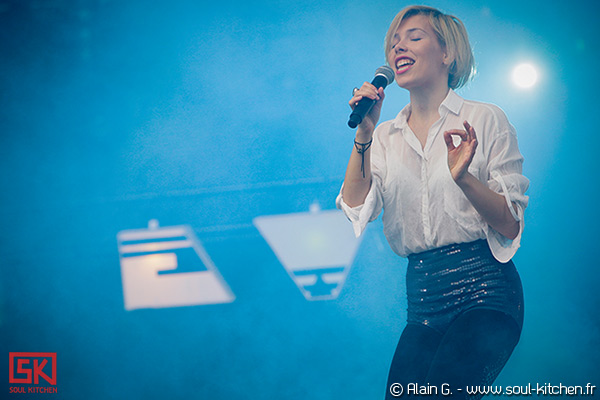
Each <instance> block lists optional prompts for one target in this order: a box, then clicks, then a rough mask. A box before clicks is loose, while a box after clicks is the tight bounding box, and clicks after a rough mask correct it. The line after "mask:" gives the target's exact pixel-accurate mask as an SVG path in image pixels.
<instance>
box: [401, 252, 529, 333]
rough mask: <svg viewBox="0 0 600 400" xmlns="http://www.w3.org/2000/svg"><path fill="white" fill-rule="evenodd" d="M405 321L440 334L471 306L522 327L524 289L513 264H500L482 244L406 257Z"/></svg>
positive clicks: (510, 262)
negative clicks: (498, 313) (502, 315)
mask: <svg viewBox="0 0 600 400" xmlns="http://www.w3.org/2000/svg"><path fill="white" fill-rule="evenodd" d="M406 289H407V294H408V323H417V324H423V325H427V326H431V327H432V328H434V329H436V330H437V331H439V332H441V333H443V332H445V331H446V329H447V328H448V326H449V325H450V323H452V321H453V320H454V319H455V318H456V317H457V316H458V315H460V314H461V313H463V312H465V311H467V310H470V309H472V308H487V309H494V310H498V311H502V312H504V313H506V314H508V315H510V316H512V317H513V318H514V319H515V321H516V322H517V323H518V324H519V327H520V328H522V326H523V289H522V286H521V279H520V278H519V274H518V273H517V270H516V268H515V265H514V264H513V262H512V261H509V262H507V263H504V264H503V263H500V262H499V261H497V260H496V259H495V258H494V256H493V255H492V253H491V251H490V249H489V247H488V244H487V242H486V241H485V240H477V241H475V242H470V243H461V244H452V245H449V246H444V247H440V248H437V249H432V250H428V251H425V252H422V253H416V254H411V255H409V256H408V269H407V272H406Z"/></svg>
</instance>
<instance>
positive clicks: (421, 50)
mask: <svg viewBox="0 0 600 400" xmlns="http://www.w3.org/2000/svg"><path fill="white" fill-rule="evenodd" d="M391 44H392V47H391V48H390V50H389V51H388V55H387V57H388V63H389V64H390V66H391V67H392V69H393V70H394V72H395V77H396V78H395V79H396V83H397V84H398V85H399V86H400V87H403V88H405V89H408V90H412V89H418V88H422V87H426V86H431V85H441V84H444V85H446V86H448V66H449V62H451V60H449V57H447V55H446V53H445V50H444V49H442V47H441V46H440V43H439V41H438V39H437V36H436V34H435V32H434V30H433V28H432V27H431V24H430V23H429V19H428V18H427V17H426V16H425V15H414V16H412V17H409V18H407V19H405V20H404V21H402V23H401V24H400V26H399V27H398V30H396V33H395V34H394V37H393V39H392V42H391Z"/></svg>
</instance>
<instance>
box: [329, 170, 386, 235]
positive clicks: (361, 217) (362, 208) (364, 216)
mask: <svg viewBox="0 0 600 400" xmlns="http://www.w3.org/2000/svg"><path fill="white" fill-rule="evenodd" d="M376 185H377V184H376V180H375V179H373V180H372V181H371V188H370V189H369V192H368V193H367V197H366V198H365V201H364V203H363V204H361V205H358V206H356V207H350V206H349V205H348V204H346V202H345V201H344V198H343V196H342V192H343V191H344V185H343V184H342V188H341V189H340V193H339V194H338V196H337V198H336V200H335V204H336V206H337V208H339V209H340V210H342V211H343V212H344V214H346V217H347V218H348V219H349V220H350V222H352V227H353V228H354V236H356V237H359V236H360V235H361V234H362V233H363V232H364V231H365V229H366V228H367V224H368V223H369V222H371V221H373V220H375V218H377V215H375V217H373V213H374V210H375V206H376V200H377V199H376V196H375V192H376V188H375V186H376Z"/></svg>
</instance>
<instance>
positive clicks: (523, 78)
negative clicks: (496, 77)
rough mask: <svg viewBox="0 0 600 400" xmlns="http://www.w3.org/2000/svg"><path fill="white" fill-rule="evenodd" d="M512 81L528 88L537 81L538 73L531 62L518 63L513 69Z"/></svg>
mask: <svg viewBox="0 0 600 400" xmlns="http://www.w3.org/2000/svg"><path fill="white" fill-rule="evenodd" d="M512 78H513V82H514V83H515V85H517V86H519V87H522V88H530V87H532V86H533V85H535V83H536V82H537V78H538V74H537V71H536V70H535V67H534V66H533V65H531V64H519V65H517V66H516V67H515V69H513V73H512Z"/></svg>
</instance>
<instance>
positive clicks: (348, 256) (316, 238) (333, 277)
mask: <svg viewBox="0 0 600 400" xmlns="http://www.w3.org/2000/svg"><path fill="white" fill-rule="evenodd" d="M254 225H255V226H256V228H257V229H258V230H259V232H260V233H261V235H262V236H263V237H264V238H265V240H266V241H267V243H268V244H269V246H271V249H272V250H273V252H274V253H275V255H276V256H277V258H278V259H279V262H281V264H282V265H283V266H284V268H285V270H286V271H287V272H288V274H289V276H290V277H291V278H292V280H293V281H294V282H295V283H296V286H298V288H299V289H300V291H301V292H302V294H303V295H304V297H305V298H306V299H307V300H330V299H335V298H337V297H338V295H339V294H340V291H341V289H342V286H343V285H344V282H345V281H346V276H347V275H348V272H349V271H350V267H351V266H352V262H353V261H354V257H355V256H356V251H357V250H358V247H359V245H360V242H361V241H362V237H363V236H364V235H361V236H360V237H359V238H356V237H355V236H354V231H353V229H352V224H350V223H349V222H348V219H347V218H346V216H345V215H344V214H343V213H342V212H341V211H338V210H328V211H312V212H307V213H296V214H283V215H271V216H262V217H257V218H254Z"/></svg>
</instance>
